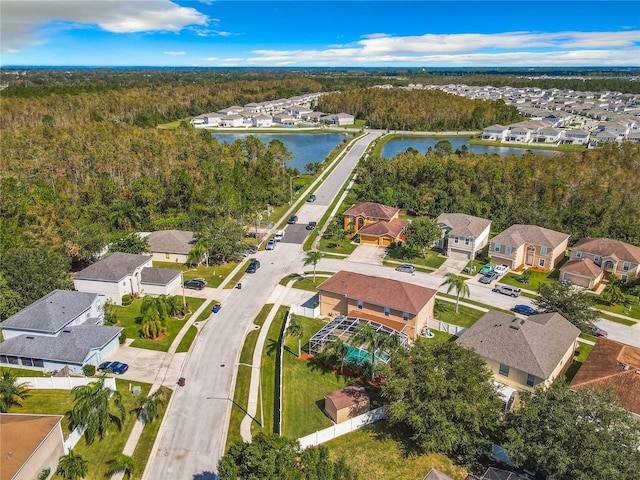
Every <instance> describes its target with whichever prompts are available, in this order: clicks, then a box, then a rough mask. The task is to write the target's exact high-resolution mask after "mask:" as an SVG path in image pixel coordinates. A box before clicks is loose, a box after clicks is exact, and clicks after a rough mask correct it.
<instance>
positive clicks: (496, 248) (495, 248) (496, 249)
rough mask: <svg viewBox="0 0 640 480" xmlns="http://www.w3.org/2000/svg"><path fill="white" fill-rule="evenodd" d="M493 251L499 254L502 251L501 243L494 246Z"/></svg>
mask: <svg viewBox="0 0 640 480" xmlns="http://www.w3.org/2000/svg"><path fill="white" fill-rule="evenodd" d="M493 251H494V252H499V251H500V244H499V243H496V244H494V245H493Z"/></svg>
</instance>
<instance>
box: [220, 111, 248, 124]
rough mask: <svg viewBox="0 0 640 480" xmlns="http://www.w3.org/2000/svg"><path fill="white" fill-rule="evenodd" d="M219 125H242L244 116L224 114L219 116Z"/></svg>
mask: <svg viewBox="0 0 640 480" xmlns="http://www.w3.org/2000/svg"><path fill="white" fill-rule="evenodd" d="M220 126H221V127H243V126H244V117H243V116H241V115H231V114H230V115H226V116H222V117H220Z"/></svg>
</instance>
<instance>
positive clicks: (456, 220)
mask: <svg viewBox="0 0 640 480" xmlns="http://www.w3.org/2000/svg"><path fill="white" fill-rule="evenodd" d="M436 221H437V222H438V226H439V227H440V228H441V229H442V239H441V240H440V241H439V242H438V243H437V244H436V246H437V247H438V248H440V249H442V250H443V251H444V252H445V253H446V255H447V256H451V255H452V254H453V255H455V254H462V255H465V256H466V257H467V258H468V259H469V260H471V259H473V258H475V255H476V253H478V252H481V251H482V249H483V248H484V247H485V246H486V245H487V243H488V242H489V231H490V229H491V220H486V219H484V218H480V217H474V216H472V215H467V214H464V213H443V214H442V215H440V216H439V217H438V218H437V219H436Z"/></svg>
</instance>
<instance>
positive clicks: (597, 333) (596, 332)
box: [584, 323, 609, 338]
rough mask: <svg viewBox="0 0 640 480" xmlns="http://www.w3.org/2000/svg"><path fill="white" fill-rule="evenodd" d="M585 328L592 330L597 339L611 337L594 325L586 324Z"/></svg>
mask: <svg viewBox="0 0 640 480" xmlns="http://www.w3.org/2000/svg"><path fill="white" fill-rule="evenodd" d="M584 326H585V327H587V328H588V329H589V330H591V334H592V335H595V336H596V337H604V338H606V337H607V336H608V335H609V334H608V333H607V332H606V331H604V330H602V329H601V328H600V327H598V326H597V325H594V324H593V323H585V325H584Z"/></svg>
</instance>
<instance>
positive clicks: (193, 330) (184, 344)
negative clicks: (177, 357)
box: [176, 325, 198, 353]
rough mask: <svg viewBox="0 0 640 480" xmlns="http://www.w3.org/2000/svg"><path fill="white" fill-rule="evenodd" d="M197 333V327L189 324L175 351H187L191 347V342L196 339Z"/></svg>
mask: <svg viewBox="0 0 640 480" xmlns="http://www.w3.org/2000/svg"><path fill="white" fill-rule="evenodd" d="M197 334H198V329H197V327H194V326H193V325H191V326H190V327H189V329H188V330H187V333H185V334H184V337H182V340H180V343H179V344H178V348H177V349H176V353H184V352H188V351H189V349H190V348H191V344H192V343H193V341H194V340H195V339H196V335H197Z"/></svg>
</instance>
